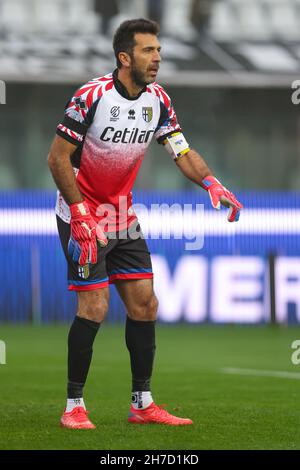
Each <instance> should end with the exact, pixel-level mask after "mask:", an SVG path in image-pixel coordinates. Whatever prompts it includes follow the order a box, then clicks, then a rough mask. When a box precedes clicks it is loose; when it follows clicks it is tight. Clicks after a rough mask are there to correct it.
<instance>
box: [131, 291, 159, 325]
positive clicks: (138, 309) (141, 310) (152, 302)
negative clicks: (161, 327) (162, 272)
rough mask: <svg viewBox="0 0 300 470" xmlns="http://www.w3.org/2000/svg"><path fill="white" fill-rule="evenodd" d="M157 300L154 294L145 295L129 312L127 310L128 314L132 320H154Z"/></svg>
mask: <svg viewBox="0 0 300 470" xmlns="http://www.w3.org/2000/svg"><path fill="white" fill-rule="evenodd" d="M157 310H158V300H157V297H156V296H155V294H152V295H151V296H150V297H146V298H144V299H143V301H142V302H140V303H139V304H138V305H136V306H135V307H134V308H133V309H132V311H131V312H128V316H129V317H130V318H131V319H132V320H138V321H154V320H156V318H157Z"/></svg>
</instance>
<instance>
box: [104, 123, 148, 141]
mask: <svg viewBox="0 0 300 470" xmlns="http://www.w3.org/2000/svg"><path fill="white" fill-rule="evenodd" d="M154 132H155V129H152V130H149V131H145V130H142V131H141V130H140V129H139V128H138V127H133V128H132V129H131V128H130V129H128V128H127V127H125V129H123V130H116V129H115V128H114V127H111V126H108V127H106V128H105V129H104V131H103V132H102V134H101V135H100V140H102V141H103V142H110V141H111V142H113V143H115V144H117V143H119V142H121V143H122V144H134V143H138V144H144V143H147V142H149V140H151V139H152V137H153V134H154Z"/></svg>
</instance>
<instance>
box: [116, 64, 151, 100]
mask: <svg viewBox="0 0 300 470" xmlns="http://www.w3.org/2000/svg"><path fill="white" fill-rule="evenodd" d="M112 75H113V80H114V85H115V88H116V90H117V92H118V93H120V95H121V96H123V98H126V100H130V101H133V100H137V99H138V98H139V97H140V96H141V94H142V93H145V91H146V89H147V86H144V88H143V89H142V90H141V91H140V93H139V94H138V95H137V96H134V97H132V96H130V95H129V93H128V91H127V88H126V87H125V86H124V85H123V83H122V82H121V81H120V80H119V79H118V69H115V70H114V71H113V74H112Z"/></svg>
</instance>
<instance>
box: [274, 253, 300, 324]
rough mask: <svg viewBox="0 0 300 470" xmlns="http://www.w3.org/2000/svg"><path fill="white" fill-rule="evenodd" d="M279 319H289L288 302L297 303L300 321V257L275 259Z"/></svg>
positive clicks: (280, 320) (281, 321) (279, 320)
mask: <svg viewBox="0 0 300 470" xmlns="http://www.w3.org/2000/svg"><path fill="white" fill-rule="evenodd" d="M275 286H276V290H275V292H276V294H275V295H276V315H277V321H278V322H280V323H284V322H287V321H288V304H289V303H293V304H295V305H296V312H297V313H296V314H297V320H298V321H300V258H296V257H285V256H280V257H278V258H277V259H276V261H275Z"/></svg>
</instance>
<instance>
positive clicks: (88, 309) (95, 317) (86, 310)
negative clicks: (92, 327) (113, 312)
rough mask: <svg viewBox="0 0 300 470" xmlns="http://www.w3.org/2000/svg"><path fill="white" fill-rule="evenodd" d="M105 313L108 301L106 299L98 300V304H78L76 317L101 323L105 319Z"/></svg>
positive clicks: (89, 302)
mask: <svg viewBox="0 0 300 470" xmlns="http://www.w3.org/2000/svg"><path fill="white" fill-rule="evenodd" d="M107 311H108V301H107V300H106V299H101V300H100V301H99V300H98V302H93V301H85V302H80V303H79V305H78V312H77V315H78V316H79V317H81V318H86V319H87V320H91V321H94V322H97V323H101V322H102V321H103V320H104V319H105V317H106V314H107Z"/></svg>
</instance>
